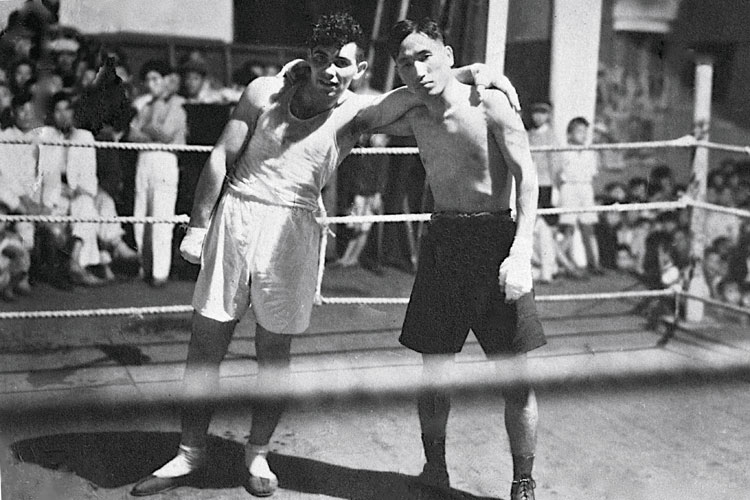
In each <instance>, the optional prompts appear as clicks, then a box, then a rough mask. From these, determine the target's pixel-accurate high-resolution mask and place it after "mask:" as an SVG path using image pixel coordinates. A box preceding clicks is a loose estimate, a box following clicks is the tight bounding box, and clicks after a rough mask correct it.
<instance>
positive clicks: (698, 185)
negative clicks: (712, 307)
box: [685, 54, 714, 322]
mask: <svg viewBox="0 0 750 500" xmlns="http://www.w3.org/2000/svg"><path fill="white" fill-rule="evenodd" d="M713 64H714V61H713V57H712V56H710V55H707V54H698V55H697V57H696V61H695V98H694V100H695V108H694V111H693V133H694V135H695V139H696V140H697V141H699V143H698V145H697V146H696V147H695V156H694V157H693V174H692V176H691V179H690V187H689V196H690V197H691V198H692V199H693V200H695V201H698V202H705V201H706V184H707V182H708V152H709V150H708V148H707V147H706V146H704V145H701V144H700V141H708V136H709V130H710V125H711V95H712V90H711V88H712V80H713V72H714V68H713ZM705 223H706V211H705V210H704V209H701V208H698V207H693V210H692V213H691V217H690V233H691V237H692V248H691V254H692V256H693V262H694V263H695V264H694V269H693V276H692V279H691V280H690V284H689V286H688V292H689V293H691V294H692V295H696V296H698V297H704V298H708V294H709V288H708V286H707V284H706V281H705V277H704V276H703V270H702V262H703V253H704V251H705V248H706V241H705V240H706V235H705V234H706V233H705ZM703 309H704V304H703V302H702V301H700V300H695V299H688V300H687V303H686V305H685V319H686V320H687V321H688V322H699V321H701V320H703Z"/></svg>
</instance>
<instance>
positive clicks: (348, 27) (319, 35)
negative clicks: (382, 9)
mask: <svg viewBox="0 0 750 500" xmlns="http://www.w3.org/2000/svg"><path fill="white" fill-rule="evenodd" d="M363 37H364V34H363V31H362V26H360V25H359V23H358V22H357V20H356V19H354V18H353V17H352V15H351V14H349V13H348V12H335V13H333V14H324V15H322V16H320V17H319V18H318V22H316V23H315V24H314V25H313V27H312V32H311V33H310V36H309V38H308V39H307V47H308V48H309V49H310V50H312V49H314V48H315V47H318V46H323V47H336V48H339V49H340V48H341V47H343V46H344V45H346V44H348V43H352V42H354V43H355V44H357V47H358V48H359V49H363V48H364V46H363ZM357 52H358V53H359V52H360V51H357Z"/></svg>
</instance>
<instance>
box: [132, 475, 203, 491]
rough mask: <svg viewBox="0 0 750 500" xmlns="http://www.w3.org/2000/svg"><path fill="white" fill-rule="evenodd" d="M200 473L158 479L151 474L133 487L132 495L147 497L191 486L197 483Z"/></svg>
mask: <svg viewBox="0 0 750 500" xmlns="http://www.w3.org/2000/svg"><path fill="white" fill-rule="evenodd" d="M197 475H198V471H196V472H191V473H190V474H185V475H184V476H176V477H157V476H154V475H153V474H149V475H148V476H146V477H144V478H143V479H141V480H140V481H138V482H137V483H135V486H133V489H132V490H130V494H131V495H132V496H134V497H147V496H150V495H156V494H159V493H164V492H167V491H170V490H173V489H175V488H179V487H180V486H189V485H190V484H192V483H193V482H194V481H195V478H196V476H197Z"/></svg>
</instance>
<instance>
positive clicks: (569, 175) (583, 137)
mask: <svg viewBox="0 0 750 500" xmlns="http://www.w3.org/2000/svg"><path fill="white" fill-rule="evenodd" d="M588 131H589V122H588V120H586V119H585V118H583V117H577V118H573V119H572V120H571V121H570V123H568V129H567V132H568V144H571V145H576V146H582V145H584V144H586V141H587V137H588ZM597 163H598V161H597V156H596V153H595V152H593V151H567V152H565V153H563V155H562V164H561V165H560V171H559V173H558V176H557V182H558V185H559V189H560V207H561V208H577V207H592V206H594V204H595V202H594V186H593V180H594V176H596V174H597V171H598V165H597ZM598 220H599V219H598V216H597V214H596V213H594V212H582V213H564V214H561V215H560V226H561V230H562V232H563V235H564V243H563V246H564V247H565V248H570V246H571V242H572V240H573V236H574V234H575V229H576V227H578V229H579V230H580V231H581V236H582V239H583V245H584V248H585V250H586V261H587V263H588V267H589V269H590V270H591V271H592V272H593V273H595V274H602V268H601V265H600V264H599V248H598V244H597V241H596V234H595V233H594V225H595V224H596V223H597V222H598Z"/></svg>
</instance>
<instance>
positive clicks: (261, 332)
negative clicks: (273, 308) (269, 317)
mask: <svg viewBox="0 0 750 500" xmlns="http://www.w3.org/2000/svg"><path fill="white" fill-rule="evenodd" d="M291 347H292V336H291V335H283V334H279V333H273V332H270V331H268V330H266V329H265V328H263V327H262V326H261V325H259V324H258V325H256V328H255V354H256V356H257V358H258V364H259V365H261V366H268V365H274V366H277V367H284V366H288V365H289V362H290V360H291Z"/></svg>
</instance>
